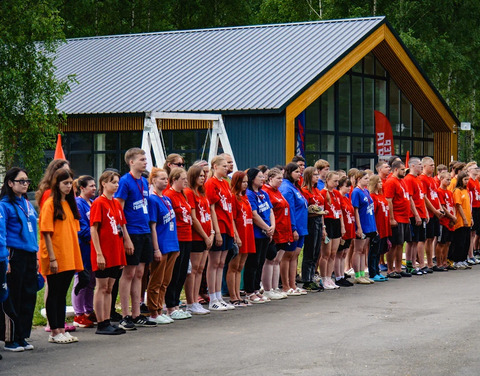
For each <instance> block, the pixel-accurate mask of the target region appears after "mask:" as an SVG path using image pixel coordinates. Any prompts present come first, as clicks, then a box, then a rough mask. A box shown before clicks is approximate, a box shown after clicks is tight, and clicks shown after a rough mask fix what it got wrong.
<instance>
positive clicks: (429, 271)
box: [420, 266, 433, 274]
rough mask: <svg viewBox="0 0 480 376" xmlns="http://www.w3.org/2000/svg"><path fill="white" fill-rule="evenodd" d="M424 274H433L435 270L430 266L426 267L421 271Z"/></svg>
mask: <svg viewBox="0 0 480 376" xmlns="http://www.w3.org/2000/svg"><path fill="white" fill-rule="evenodd" d="M420 270H421V271H422V272H426V273H428V274H431V273H433V270H432V269H430V268H429V267H428V266H424V267H423V268H422V269H420Z"/></svg>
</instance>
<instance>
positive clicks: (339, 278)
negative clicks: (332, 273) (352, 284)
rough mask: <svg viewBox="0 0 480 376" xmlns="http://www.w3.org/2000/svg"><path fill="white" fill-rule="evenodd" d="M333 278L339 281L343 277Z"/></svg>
mask: <svg viewBox="0 0 480 376" xmlns="http://www.w3.org/2000/svg"><path fill="white" fill-rule="evenodd" d="M335 279H336V280H337V281H340V280H341V279H343V277H335Z"/></svg>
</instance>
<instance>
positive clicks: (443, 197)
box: [438, 188, 455, 231]
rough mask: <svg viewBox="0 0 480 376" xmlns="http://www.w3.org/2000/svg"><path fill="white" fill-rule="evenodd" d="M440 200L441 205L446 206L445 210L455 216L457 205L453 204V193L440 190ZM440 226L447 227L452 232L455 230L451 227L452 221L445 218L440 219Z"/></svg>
mask: <svg viewBox="0 0 480 376" xmlns="http://www.w3.org/2000/svg"><path fill="white" fill-rule="evenodd" d="M438 199H439V200H440V203H441V204H442V205H444V206H445V209H446V210H447V211H448V212H449V213H450V214H451V215H455V205H454V203H453V193H452V192H450V191H449V190H448V189H442V188H438ZM440 224H441V225H442V226H445V227H446V228H448V229H449V230H450V231H453V230H454V226H450V219H448V218H447V217H445V216H443V217H442V218H440Z"/></svg>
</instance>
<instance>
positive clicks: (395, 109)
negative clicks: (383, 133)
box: [390, 80, 401, 136]
mask: <svg viewBox="0 0 480 376" xmlns="http://www.w3.org/2000/svg"><path fill="white" fill-rule="evenodd" d="M390 123H391V124H392V132H393V135H394V136H399V135H400V132H401V130H400V91H399V90H398V87H397V85H395V83H394V82H393V80H390Z"/></svg>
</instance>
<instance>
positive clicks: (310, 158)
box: [305, 153, 320, 166]
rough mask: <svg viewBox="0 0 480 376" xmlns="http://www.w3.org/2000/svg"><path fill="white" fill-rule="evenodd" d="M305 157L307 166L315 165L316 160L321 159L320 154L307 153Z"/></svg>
mask: <svg viewBox="0 0 480 376" xmlns="http://www.w3.org/2000/svg"><path fill="white" fill-rule="evenodd" d="M305 158H306V160H307V166H313V165H314V164H315V162H316V161H318V160H319V159H320V154H317V153H305Z"/></svg>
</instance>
